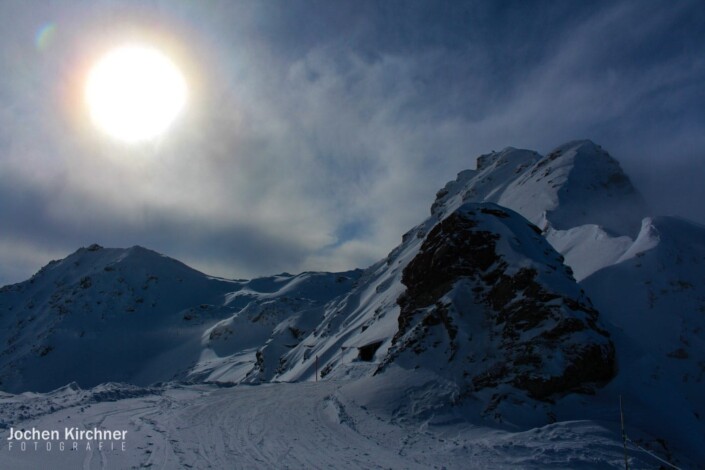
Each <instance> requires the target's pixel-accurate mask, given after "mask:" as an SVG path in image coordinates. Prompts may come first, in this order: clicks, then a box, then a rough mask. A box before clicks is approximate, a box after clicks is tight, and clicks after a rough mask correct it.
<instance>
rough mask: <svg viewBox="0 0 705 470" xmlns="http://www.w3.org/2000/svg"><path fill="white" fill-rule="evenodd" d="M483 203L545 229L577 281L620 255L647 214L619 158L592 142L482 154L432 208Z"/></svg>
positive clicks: (439, 210)
mask: <svg viewBox="0 0 705 470" xmlns="http://www.w3.org/2000/svg"><path fill="white" fill-rule="evenodd" d="M485 201H486V202H495V203H497V204H499V205H501V206H504V207H508V208H510V209H513V210H515V211H517V212H518V213H520V214H521V215H523V216H524V217H526V218H527V219H529V221H530V222H532V223H534V224H536V225H537V226H538V227H539V228H541V230H543V231H544V232H545V234H546V238H547V239H548V241H549V242H550V243H551V244H552V245H553V247H554V248H556V249H557V250H558V251H559V252H560V253H561V254H563V255H564V256H565V258H566V263H567V264H568V265H569V266H571V268H573V271H574V273H575V275H576V278H577V279H582V278H584V277H585V276H587V275H589V274H590V273H592V272H594V271H595V270H597V269H599V268H601V267H603V266H607V265H609V264H612V263H613V262H614V261H616V259H617V258H619V256H621V254H622V253H623V252H624V251H625V250H626V248H627V246H628V245H629V244H630V243H631V241H632V237H634V236H636V234H637V232H638V230H639V226H640V224H641V219H642V218H643V217H644V216H645V215H647V209H646V205H645V203H644V200H643V198H642V197H641V195H640V194H639V193H638V191H637V190H636V189H635V188H634V186H633V185H632V184H631V182H630V180H629V178H628V177H627V176H626V175H625V174H624V172H623V171H622V169H621V167H620V166H619V163H618V162H617V161H616V160H615V159H614V158H612V157H611V156H610V155H609V154H608V153H607V152H605V151H604V150H603V149H602V148H601V147H600V146H598V145H596V144H594V143H593V142H591V141H589V140H580V141H574V142H569V143H567V144H564V145H561V146H560V147H558V148H556V149H555V150H553V151H552V152H551V153H549V154H548V155H547V156H545V157H544V156H541V155H539V154H538V153H536V152H532V151H528V150H517V149H514V148H511V147H508V148H506V149H504V150H502V151H501V152H493V153H490V154H487V155H482V156H480V157H479V158H478V159H477V169H476V170H466V171H463V172H461V173H460V174H458V177H457V178H456V180H455V181H451V182H449V183H448V184H447V185H446V186H445V188H443V189H442V190H441V191H439V192H438V194H437V196H436V201H435V202H434V204H433V206H432V208H431V212H432V214H436V215H438V216H439V217H441V218H442V217H444V215H446V214H449V213H450V212H452V211H453V210H455V209H456V208H457V207H459V206H460V205H461V204H463V203H464V202H485ZM588 245H589V248H586V246H588ZM594 253H597V255H596V256H595V255H594Z"/></svg>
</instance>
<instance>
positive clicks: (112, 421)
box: [0, 381, 653, 470]
mask: <svg viewBox="0 0 705 470" xmlns="http://www.w3.org/2000/svg"><path fill="white" fill-rule="evenodd" d="M342 385H343V383H341V382H334V381H326V382H318V383H314V382H305V383H295V384H282V383H274V384H263V385H258V386H237V387H231V388H220V387H216V386H211V385H190V386H180V385H178V386H171V387H168V388H166V389H164V390H163V391H161V392H155V393H156V394H151V395H147V396H142V397H138V398H125V399H122V400H118V401H110V402H99V403H90V402H88V403H87V402H85V401H84V402H79V403H77V404H74V405H72V406H69V407H68V408H63V409H59V410H55V411H51V410H50V408H49V406H48V405H46V409H43V410H42V409H35V413H36V414H35V417H34V418H30V419H27V420H24V421H20V422H12V421H10V420H8V416H9V413H8V411H9V410H11V409H13V408H15V409H25V408H22V407H23V406H27V405H29V404H31V403H37V400H36V396H22V395H16V396H10V398H5V399H3V400H2V404H3V405H4V406H3V407H2V408H0V418H2V421H3V422H5V423H6V424H7V425H8V426H14V427H16V428H23V429H31V428H32V427H35V428H37V429H39V430H42V429H49V430H51V429H59V430H60V431H61V432H62V433H63V429H64V427H72V426H75V427H79V428H84V429H93V428H94V427H97V428H100V429H108V430H122V429H125V430H127V431H128V434H127V439H126V450H125V451H122V450H120V448H119V445H117V446H116V449H115V450H111V449H110V443H109V442H107V441H106V442H105V443H104V448H103V449H102V450H100V449H98V446H97V444H96V443H93V445H92V448H91V450H86V449H85V441H82V442H79V449H78V450H77V451H73V450H69V447H70V445H67V449H66V450H65V451H63V452H61V451H59V450H58V449H56V445H55V448H54V449H53V450H52V451H50V452H48V451H46V450H45V449H43V448H42V445H43V444H42V443H40V448H39V450H36V451H35V450H34V449H33V447H31V446H30V448H29V450H27V451H24V452H22V451H20V450H18V449H19V447H18V443H15V447H14V448H13V450H8V447H7V442H6V441H5V436H3V445H2V448H1V449H0V468H11V469H18V470H21V469H36V468H56V469H64V468H66V469H74V468H82V469H85V470H93V469H114V468H119V469H128V468H135V469H136V468H153V469H174V468H194V469H208V468H212V469H220V468H236V469H252V468H280V469H299V468H307V469H310V468H315V469H333V468H335V469H338V468H366V469H388V468H394V469H397V468H408V469H424V468H438V469H441V468H449V469H450V468H491V469H499V468H535V469H539V468H622V466H623V463H624V462H623V456H622V453H621V452H622V450H621V443H620V441H619V436H617V435H616V434H615V433H614V432H611V431H608V430H606V429H605V428H603V427H602V426H600V425H598V424H595V423H593V422H589V421H576V422H563V423H555V424H553V425H549V426H545V427H542V428H536V429H531V430H527V431H523V432H506V431H500V430H497V429H491V428H487V427H478V426H473V425H471V424H469V423H468V422H466V421H463V420H455V421H454V422H451V423H445V424H443V423H435V424H433V423H431V422H430V421H423V420H414V419H408V420H405V419H396V418H390V417H389V416H382V415H377V414H374V413H373V412H371V411H369V410H367V409H366V408H365V407H364V406H359V405H357V404H355V403H354V402H352V401H350V400H349V399H347V398H345V394H344V393H341V391H340V387H341V386H342ZM641 458H642V457H641V456H637V455H634V456H633V458H632V461H631V467H632V468H651V467H653V466H651V467H650V466H649V462H648V461H645V460H641Z"/></svg>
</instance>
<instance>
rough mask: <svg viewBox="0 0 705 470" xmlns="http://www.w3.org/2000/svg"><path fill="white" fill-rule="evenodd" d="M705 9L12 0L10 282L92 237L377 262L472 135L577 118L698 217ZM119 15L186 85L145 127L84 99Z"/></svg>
mask: <svg viewBox="0 0 705 470" xmlns="http://www.w3.org/2000/svg"><path fill="white" fill-rule="evenodd" d="M47 24H54V25H55V27H56V30H55V34H54V36H53V37H52V38H51V41H47V43H46V44H43V46H42V47H38V45H37V44H36V34H37V32H38V31H39V30H40V29H41V28H42V27H43V26H45V25H47ZM704 26H705V7H703V5H702V3H701V2H699V1H696V0H693V1H682V2H677V3H674V2H665V1H638V2H636V1H635V2H626V1H624V2H589V3H588V2H585V3H575V2H541V1H538V2H525V1H504V2H458V1H448V2H424V1H404V2H401V1H385V2H376V1H375V2H372V1H355V2H328V1H323V0H321V1H298V0H295V1H287V2H258V1H241V2H229V1H228V2H226V1H207V2H185V1H184V2H173V1H166V0H163V1H156V0H155V1H152V2H136V1H135V2H124V1H122V2H117V1H101V2H92V3H90V4H89V3H86V2H79V1H66V2H56V3H49V2H5V3H3V4H2V6H0V31H2V32H1V33H0V38H1V39H2V46H1V47H0V66H1V67H2V69H3V70H4V71H5V72H4V73H3V74H2V76H0V220H1V221H2V231H1V232H0V283H5V282H10V281H19V280H21V279H23V278H26V277H27V276H28V275H29V274H31V273H32V272H33V271H35V270H36V269H38V268H39V267H40V266H41V265H42V264H44V263H45V262H46V261H48V260H49V259H50V258H51V257H58V256H64V255H65V254H67V253H69V252H71V251H73V250H75V249H76V248H77V247H78V246H81V245H86V244H89V243H93V242H98V243H101V244H103V245H107V246H130V245H134V244H140V245H144V246H147V247H149V248H153V249H156V250H157V251H160V252H163V253H165V254H168V255H171V256H174V257H177V258H180V259H182V260H184V261H186V262H188V263H190V264H192V265H194V266H196V267H197V268H199V269H202V270H205V271H207V272H209V273H213V274H218V275H226V276H237V277H246V276H252V275H260V274H268V273H272V272H277V271H284V270H286V271H291V272H294V271H298V270H302V269H344V268H352V267H358V266H365V265H367V264H369V263H371V262H373V261H375V260H376V259H378V258H380V257H382V256H384V255H385V254H386V252H387V251H388V250H389V249H391V248H392V247H393V246H394V245H395V244H396V243H397V242H398V240H399V237H400V235H401V234H402V233H403V232H404V231H406V230H407V229H408V228H409V227H410V226H412V225H413V224H415V223H417V222H418V221H420V220H421V219H422V218H423V217H425V215H426V214H427V213H428V207H429V205H430V203H431V200H432V198H433V194H434V192H435V191H436V190H437V189H438V188H439V187H441V186H442V185H443V184H444V183H445V182H446V181H447V180H449V179H452V178H453V177H454V176H455V174H456V173H457V172H458V171H460V170H462V169H465V168H470V167H473V166H474V159H475V157H476V156H477V155H478V154H481V153H486V152H488V151H490V150H493V149H500V148H503V147H506V146H510V145H511V146H515V147H525V148H534V149H537V150H539V151H542V152H546V151H548V150H550V149H551V148H552V147H554V146H556V145H558V144H560V143H563V142H565V141H568V140H573V139H576V138H591V139H593V140H595V141H596V142H598V143H600V144H602V145H603V146H604V147H605V148H607V149H608V150H609V151H610V152H611V153H612V154H613V155H614V156H615V157H616V158H618V159H619V160H620V161H621V162H622V164H623V166H624V167H625V168H626V169H627V171H628V172H629V173H630V174H631V175H632V176H633V179H634V180H635V183H636V184H637V186H639V187H640V188H641V190H642V191H643V192H644V194H645V195H646V197H647V199H648V200H649V201H650V203H651V204H652V206H653V208H654V210H655V211H657V212H658V213H676V214H679V215H685V216H689V217H691V218H694V219H696V220H699V221H701V222H705V209H703V208H702V207H701V205H700V204H698V203H697V202H696V201H699V200H702V199H703V196H705V194H704V193H703V189H702V184H701V182H700V181H699V179H700V178H699V175H703V174H705V173H704V172H703V170H704V169H705V168H703V162H704V161H705V158H704V157H705V155H703V149H705V141H704V140H705V138H704V137H703V136H705V132H704V131H705V115H704V114H703V113H702V109H705V91H704V89H703V87H702V85H701V84H702V83H703V82H704V81H705V59H704V57H705V54H704V52H705V27H704ZM122 37H143V38H148V39H149V38H151V39H155V40H159V41H161V43H160V44H163V45H164V46H165V47H169V48H170V51H171V52H172V53H174V54H176V55H178V57H179V59H180V60H181V61H182V62H181V63H183V64H185V67H186V68H187V73H188V75H189V81H190V83H191V85H192V101H191V103H190V108H189V112H188V113H187V114H186V115H185V116H184V117H183V118H182V119H181V120H180V122H178V123H177V125H176V126H175V127H174V129H173V131H172V132H171V133H170V134H169V135H168V136H166V137H165V139H164V140H163V141H161V142H158V143H156V144H153V145H150V146H146V147H142V148H139V149H131V148H125V147H121V146H119V145H114V144H111V143H110V142H108V141H106V140H105V139H103V138H101V137H100V136H98V135H97V134H96V133H95V132H93V131H92V130H91V129H90V127H89V126H87V123H86V122H85V121H86V119H85V116H84V115H83V112H82V110H81V107H80V87H79V85H80V76H81V73H83V72H82V70H84V69H85V67H86V64H87V63H88V62H90V60H91V58H92V57H94V56H95V54H97V53H98V52H99V51H100V50H101V48H103V47H106V46H107V45H109V44H111V42H115V41H117V40H118V39H120V38H122ZM84 71H85V70H84Z"/></svg>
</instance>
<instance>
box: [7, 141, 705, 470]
mask: <svg viewBox="0 0 705 470" xmlns="http://www.w3.org/2000/svg"><path fill="white" fill-rule="evenodd" d="M468 203H481V204H486V206H476V207H490V208H491V207H497V206H492V205H487V204H488V203H496V204H499V205H500V206H505V207H509V208H510V209H513V210H514V211H516V212H518V213H519V214H521V215H522V216H524V217H526V218H527V219H528V222H531V223H533V224H536V225H537V226H538V227H539V228H540V230H539V232H542V233H543V235H544V237H545V238H546V240H547V241H548V242H549V243H550V244H551V245H552V246H553V248H555V249H556V250H557V251H558V252H559V253H560V254H562V255H563V256H564V260H565V263H566V264H567V265H568V266H569V267H570V268H572V273H573V277H574V279H573V278H572V277H571V274H570V270H568V269H567V268H565V267H557V266H559V265H560V263H561V260H562V258H561V256H560V255H558V254H557V253H555V252H553V251H552V250H551V249H550V247H548V245H547V244H546V243H545V242H544V241H543V240H541V241H540V243H539V242H537V241H536V240H533V237H534V235H532V236H523V235H517V234H518V233H519V232H521V230H519V231H517V230H518V229H517V230H515V229H516V228H517V227H519V225H521V226H522V227H524V228H526V227H528V225H527V221H526V220H523V219H521V218H520V217H519V216H515V215H512V216H511V220H509V221H508V223H509V224H510V225H512V224H514V225H516V227H514V228H511V227H509V228H510V229H509V230H508V231H505V232H502V231H503V230H504V229H503V228H502V227H495V226H492V227H490V226H488V227H486V228H487V229H488V230H489V231H494V232H497V231H500V232H502V233H501V236H500V239H499V240H500V242H499V243H498V246H499V252H500V254H501V255H502V257H503V258H504V259H506V260H508V269H509V272H510V273H511V272H517V271H518V270H520V269H521V268H522V267H527V266H529V265H531V266H532V267H533V268H534V269H536V270H537V272H538V273H539V274H540V275H539V277H538V278H539V279H540V282H541V285H542V286H549V285H553V286H559V287H558V290H559V291H560V292H568V293H570V295H569V297H572V298H574V299H576V298H579V299H581V300H580V302H585V304H586V305H587V304H589V302H590V300H588V299H587V298H586V297H585V294H584V293H582V292H581V288H582V289H584V291H585V292H586V293H587V297H589V299H591V301H592V304H593V305H594V307H595V308H596V309H597V310H598V311H599V319H598V322H599V324H600V325H601V328H604V329H605V330H606V331H607V332H609V335H610V339H611V341H612V342H613V343H614V345H615V349H616V354H617V367H618V373H617V376H616V377H615V378H614V379H613V380H612V381H611V382H610V383H609V384H607V385H606V386H605V387H603V388H601V389H596V390H592V392H594V394H593V395H589V394H580V393H568V394H566V395H562V396H553V397H551V398H550V399H548V400H543V401H542V400H527V399H521V400H514V399H505V400H504V402H503V403H502V404H501V406H500V407H499V408H497V410H498V414H496V415H492V414H488V413H486V410H485V404H486V401H487V399H488V398H489V397H488V396H486V394H484V395H483V393H485V392H477V393H468V390H467V389H464V388H463V386H462V380H459V379H458V378H457V377H456V376H455V375H454V374H450V375H449V374H446V373H445V372H444V371H443V370H442V369H443V368H439V367H437V366H436V362H435V360H436V356H433V354H431V353H429V352H428V351H426V352H425V353H424V354H426V355H425V356H424V357H423V358H421V359H420V360H419V361H417V362H416V363H415V364H414V363H412V362H413V361H412V362H404V361H401V362H399V363H397V362H395V361H393V360H391V361H390V360H387V359H389V358H390V355H391V354H392V353H393V348H394V344H393V343H394V338H395V335H396V334H397V332H399V330H400V323H399V316H400V305H399V303H398V300H399V298H400V296H402V294H404V293H405V292H406V290H407V288H406V286H405V285H404V283H403V282H402V280H403V275H404V268H405V267H406V266H408V265H409V263H410V262H412V260H414V259H415V257H416V256H417V255H418V254H419V252H420V249H421V247H422V245H423V243H424V240H425V239H426V237H427V236H428V234H429V233H430V232H431V231H432V230H433V229H434V227H436V225H437V224H439V222H441V221H442V220H444V219H445V218H447V217H448V216H449V215H451V214H453V213H454V212H455V211H457V210H459V209H460V210H465V209H462V207H466V208H467V207H470V206H464V205H465V204H468ZM647 212H648V210H647V208H645V206H644V203H643V201H642V199H641V196H639V194H638V192H637V191H636V190H635V189H634V188H633V187H632V185H631V183H630V182H629V179H628V177H626V175H624V173H623V172H622V171H621V169H620V168H619V164H618V163H617V162H616V161H615V160H614V159H612V157H610V156H609V155H608V154H607V153H606V152H605V151H604V150H602V149H601V148H600V147H599V146H597V145H595V144H594V143H592V142H590V141H575V142H570V143H568V144H565V145H563V146H560V147H558V148H557V149H556V150H555V151H553V152H551V153H549V154H548V155H547V156H541V155H539V154H538V153H536V152H532V151H528V150H517V149H513V148H507V149H505V150H503V151H501V152H494V153H491V154H488V155H483V156H481V157H479V158H478V160H477V168H476V169H475V170H466V171H463V172H461V173H460V174H459V175H458V177H457V179H456V180H455V181H452V182H449V183H448V184H447V185H446V186H445V188H443V189H442V190H441V191H439V193H438V195H437V198H436V201H435V202H434V204H433V206H432V208H431V216H430V217H429V218H428V219H426V220H425V221H423V222H422V223H421V224H419V225H418V226H416V227H414V228H413V229H412V230H410V231H409V232H407V233H406V234H405V235H404V236H403V237H402V241H401V244H400V245H399V246H398V247H397V248H395V249H394V250H393V251H392V252H391V253H390V254H389V256H388V257H387V258H386V259H384V260H381V261H379V262H378V263H376V264H374V265H373V266H371V267H369V268H368V269H366V270H364V271H363V270H354V271H349V272H344V273H301V274H299V275H291V274H288V273H282V274H279V275H275V276H270V277H264V278H260V279H253V280H249V281H247V280H236V281H234V280H225V279H219V278H214V277H211V276H207V275H205V274H203V273H200V272H198V271H195V270H193V269H191V268H189V267H187V266H185V265H183V264H182V263H180V262H178V261H176V260H173V259H170V258H167V257H165V256H162V255H160V254H158V253H155V252H153V251H150V250H147V249H145V248H141V247H133V248H129V249H107V248H101V247H98V246H91V247H87V248H82V249H80V250H78V251H77V252H76V253H74V254H72V255H70V256H69V257H67V258H66V259H64V260H60V261H56V262H52V263H50V264H49V265H47V266H46V267H45V268H43V269H42V270H41V271H40V272H39V273H37V274H36V275H35V276H33V277H32V279H30V280H28V281H25V282H23V283H20V284H15V285H11V286H5V287H3V288H1V289H0V344H1V345H2V350H1V351H0V381H1V382H0V389H1V390H3V391H4V392H0V428H4V429H5V430H6V431H7V430H9V428H10V427H15V428H31V427H33V426H34V427H37V428H42V429H55V428H58V429H63V427H64V426H78V427H81V428H91V427H93V426H99V427H102V428H113V429H123V428H124V429H126V430H129V437H128V440H127V445H128V451H126V452H110V451H105V450H104V451H103V452H100V451H98V450H96V449H93V450H91V451H85V450H84V451H66V452H64V453H59V452H46V451H45V452H40V451H37V452H35V451H30V452H26V453H24V454H20V453H14V451H12V452H10V451H8V450H7V447H0V468H80V467H83V468H140V467H149V466H152V467H155V466H156V467H159V468H189V467H190V468H233V467H235V468H271V467H276V468H325V467H331V468H444V467H445V468H623V464H624V462H623V455H622V447H621V446H622V443H621V437H620V432H619V415H618V403H619V397H620V396H622V398H623V400H624V404H625V412H626V422H627V433H628V435H629V437H630V438H631V439H632V440H634V441H636V442H638V443H639V444H640V445H641V446H643V447H645V448H647V449H649V450H650V451H651V452H653V453H655V454H657V455H658V456H660V458H665V459H668V460H670V461H672V462H674V463H677V464H678V465H679V466H681V467H682V468H705V467H704V466H703V462H705V422H704V421H703V420H704V419H705V409H704V408H703V404H704V403H705V400H704V399H703V397H704V396H705V385H704V382H703V381H704V380H705V320H704V319H705V281H704V280H705V228H703V227H702V226H699V225H696V224H692V223H689V222H687V221H684V220H681V219H674V218H667V217H647V218H644V216H646V215H647ZM642 219H643V220H642ZM490 225H491V224H490ZM639 226H641V229H639ZM531 233H534V234H535V235H536V236H538V234H537V233H535V232H534V231H533V229H532V231H531ZM518 247H522V248H521V249H519V248H518ZM532 250H533V251H532ZM575 280H577V281H579V282H580V283H579V284H576V282H575ZM459 282H460V284H458V283H456V285H454V286H453V288H452V289H451V290H449V291H448V292H446V293H445V294H444V296H443V297H442V299H445V300H446V301H449V302H451V303H455V304H457V306H458V309H457V311H459V312H460V311H462V312H466V311H467V312H470V311H472V309H469V310H468V309H466V307H467V305H468V304H472V303H473V302H475V299H474V298H473V294H472V292H474V291H473V290H472V289H463V288H462V287H463V286H462V285H461V284H462V282H466V281H463V280H461V281H459ZM475 287H476V288H477V287H479V286H475ZM516 300H517V301H519V300H521V299H520V298H519V297H517V298H516ZM464 321H467V325H470V326H471V328H470V327H468V328H469V329H468V331H467V332H464V333H472V331H471V330H472V329H474V328H477V329H482V328H484V327H485V326H486V325H483V323H482V322H481V321H477V319H475V318H471V319H466V320H464ZM479 336H481V335H475V337H479ZM468 337H470V336H468ZM487 344H494V343H492V342H487ZM492 347H496V345H495V346H492ZM432 359H433V360H432ZM382 364H386V365H385V367H384V368H383V369H384V370H381V368H380V366H381V365H382ZM552 365H554V366H555V363H552V362H550V361H547V362H546V366H547V367H548V368H550V367H551V366H552ZM401 366H405V367H406V368H404V367H401ZM417 366H418V368H416V367H417ZM448 367H451V366H448ZM452 367H455V366H452ZM458 370H460V369H458ZM317 378H318V380H317ZM71 381H75V382H76V383H72V384H69V385H66V384H67V382H71ZM114 382H126V383H130V384H132V385H126V384H125V383H121V384H118V383H114ZM235 384H238V385H237V386H235ZM5 392H11V393H5ZM0 434H2V436H3V438H2V439H0V440H2V441H3V444H6V439H5V433H4V432H3V433H0ZM629 456H630V459H631V462H630V464H631V468H656V467H657V466H658V461H657V460H655V459H654V458H653V457H651V456H649V455H648V454H645V453H644V452H642V451H638V450H636V449H634V447H633V445H632V444H630V447H629Z"/></svg>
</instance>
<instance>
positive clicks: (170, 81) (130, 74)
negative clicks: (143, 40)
mask: <svg viewBox="0 0 705 470" xmlns="http://www.w3.org/2000/svg"><path fill="white" fill-rule="evenodd" d="M186 98H187V86H186V80H185V79H184V76H183V74H182V73H181V71H180V70H179V69H178V68H177V67H176V65H175V64H174V63H173V62H172V61H171V60H170V59H169V58H168V57H167V56H166V55H164V54H163V53H162V52H160V51H159V50H157V49H154V48H151V47H148V46H141V45H130V46H123V47H120V48H117V49H113V50H111V51H110V52H108V53H107V54H106V55H105V56H103V57H102V58H101V59H100V60H99V61H98V62H97V63H96V64H95V65H94V66H93V68H92V69H91V71H90V73H89V75H88V80H87V82H86V88H85V100H86V104H87V106H88V111H89V113H90V116H91V120H92V121H93V123H94V124H95V125H96V126H97V127H98V128H100V129H101V130H102V131H104V132H105V133H107V134H108V135H110V136H111V137H113V138H115V139H118V140H121V141H124V142H128V143H137V142H143V141H148V140H153V139H155V138H156V137H159V136H160V135H162V134H163V133H164V132H165V131H166V130H167V129H168V128H169V126H170V125H171V124H172V123H173V122H174V120H175V119H176V117H177V116H178V115H179V113H180V112H181V110H182V109H183V108H184V106H185V104H186Z"/></svg>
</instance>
